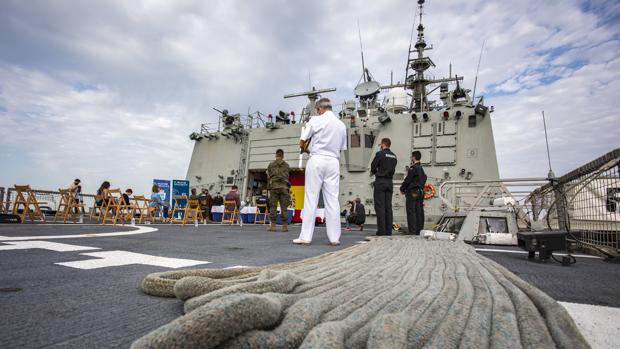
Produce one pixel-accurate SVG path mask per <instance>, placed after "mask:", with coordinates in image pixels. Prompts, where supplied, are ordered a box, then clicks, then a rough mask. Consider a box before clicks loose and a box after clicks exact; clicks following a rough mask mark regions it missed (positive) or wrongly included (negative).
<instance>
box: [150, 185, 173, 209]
mask: <svg viewBox="0 0 620 349" xmlns="http://www.w3.org/2000/svg"><path fill="white" fill-rule="evenodd" d="M153 185H156V186H158V187H159V196H160V197H161V201H163V202H164V203H165V204H167V205H168V204H169V203H170V181H168V180H165V179H153Z"/></svg>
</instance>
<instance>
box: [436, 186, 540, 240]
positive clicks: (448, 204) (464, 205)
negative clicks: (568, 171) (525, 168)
mask: <svg viewBox="0 0 620 349" xmlns="http://www.w3.org/2000/svg"><path fill="white" fill-rule="evenodd" d="M547 183H548V181H547V179H545V178H508V179H499V180H479V181H472V180H459V181H445V182H443V183H441V185H440V186H439V190H438V195H439V198H440V199H441V201H442V207H443V208H444V209H445V210H449V211H452V212H468V211H471V210H477V209H509V210H514V212H515V213H516V217H517V223H518V224H519V227H520V228H528V227H532V225H533V224H534V223H533V220H534V219H533V218H534V216H533V214H532V209H531V207H530V206H529V203H528V201H527V198H528V197H529V195H530V193H532V191H533V190H535V189H537V188H541V187H542V186H544V185H546V184H547ZM534 226H535V224H534Z"/></svg>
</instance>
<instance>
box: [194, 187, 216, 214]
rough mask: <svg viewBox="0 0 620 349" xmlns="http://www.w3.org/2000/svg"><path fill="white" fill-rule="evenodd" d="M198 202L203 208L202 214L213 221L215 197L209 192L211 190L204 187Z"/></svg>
mask: <svg viewBox="0 0 620 349" xmlns="http://www.w3.org/2000/svg"><path fill="white" fill-rule="evenodd" d="M198 203H199V204H200V209H201V210H202V216H203V217H204V218H205V219H206V220H207V221H209V222H210V221H211V206H213V198H212V197H211V195H210V194H209V190H207V189H202V193H201V194H200V196H199V197H198Z"/></svg>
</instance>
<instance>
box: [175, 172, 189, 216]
mask: <svg viewBox="0 0 620 349" xmlns="http://www.w3.org/2000/svg"><path fill="white" fill-rule="evenodd" d="M178 195H185V196H186V197H187V196H189V181H186V180H182V179H173V180H172V199H173V200H174V197H175V196H178ZM172 204H173V205H174V201H173V202H172ZM186 204H187V200H178V202H177V205H178V207H185V205H186ZM180 217H181V218H182V217H183V213H182V212H180Z"/></svg>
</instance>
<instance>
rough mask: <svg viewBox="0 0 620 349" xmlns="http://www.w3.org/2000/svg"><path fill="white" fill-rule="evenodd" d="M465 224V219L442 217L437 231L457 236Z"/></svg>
mask: <svg viewBox="0 0 620 349" xmlns="http://www.w3.org/2000/svg"><path fill="white" fill-rule="evenodd" d="M463 222H465V217H442V218H441V220H440V221H439V223H438V224H437V225H438V226H439V231H441V232H444V233H450V234H457V235H458V233H459V232H460V231H461V227H462V226H463Z"/></svg>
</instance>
